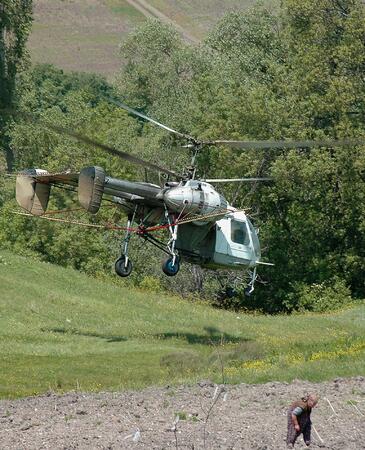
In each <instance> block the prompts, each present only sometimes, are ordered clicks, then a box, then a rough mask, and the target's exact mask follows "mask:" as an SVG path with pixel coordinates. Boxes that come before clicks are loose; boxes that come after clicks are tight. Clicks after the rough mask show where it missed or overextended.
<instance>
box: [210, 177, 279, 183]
mask: <svg viewBox="0 0 365 450" xmlns="http://www.w3.org/2000/svg"><path fill="white" fill-rule="evenodd" d="M201 181H205V182H206V183H236V182H240V181H248V182H250V181H252V182H253V181H272V178H216V179H207V180H201Z"/></svg>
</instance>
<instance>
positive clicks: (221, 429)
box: [0, 377, 365, 450]
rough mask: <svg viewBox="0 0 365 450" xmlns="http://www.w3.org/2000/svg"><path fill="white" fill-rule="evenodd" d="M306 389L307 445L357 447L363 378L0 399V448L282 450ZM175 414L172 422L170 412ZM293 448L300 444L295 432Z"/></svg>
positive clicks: (361, 441)
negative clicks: (310, 396) (291, 410)
mask: <svg viewBox="0 0 365 450" xmlns="http://www.w3.org/2000/svg"><path fill="white" fill-rule="evenodd" d="M308 391H312V392H313V391H314V392H317V393H318V394H319V395H320V396H321V400H320V402H319V404H318V407H317V408H316V409H314V410H313V412H312V421H313V425H314V426H315V428H316V430H317V432H318V434H316V433H315V432H312V446H311V447H312V448H325V449H331V450H361V449H364V448H365V438H364V432H363V431H361V430H364V422H365V378H364V377H356V378H351V379H337V380H333V381H330V382H326V383H319V384H313V383H309V382H303V381H294V382H293V383H291V384H285V383H278V382H272V383H267V384H263V385H247V384H241V385H236V386H220V385H218V386H217V385H214V384H213V383H211V382H209V381H202V382H200V383H198V384H197V385H194V386H190V387H187V386H181V387H165V388H149V389H146V390H144V391H140V392H123V393H98V394H83V393H69V394H66V395H62V396H60V395H55V394H53V393H49V394H47V395H44V396H38V397H31V398H26V399H22V400H14V401H7V400H6V401H1V402H0V448H1V449H27V450H30V449H136V450H137V449H195V450H196V449H250V450H271V449H273V450H274V449H275V450H278V449H284V448H286V446H285V434H286V420H287V419H286V411H287V405H288V404H289V403H290V402H291V401H292V400H294V399H295V398H296V397H300V396H301V395H303V394H304V393H306V392H308ZM177 416H180V420H179V421H178V422H177V421H176V417H177ZM295 448H297V449H303V448H306V447H305V446H304V444H303V440H302V438H301V437H300V438H299V441H298V443H297V444H296V447H295Z"/></svg>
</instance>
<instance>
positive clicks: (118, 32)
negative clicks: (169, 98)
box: [28, 0, 276, 78]
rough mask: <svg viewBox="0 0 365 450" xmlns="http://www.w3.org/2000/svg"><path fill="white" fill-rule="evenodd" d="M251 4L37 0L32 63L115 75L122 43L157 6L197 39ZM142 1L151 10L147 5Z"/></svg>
mask: <svg viewBox="0 0 365 450" xmlns="http://www.w3.org/2000/svg"><path fill="white" fill-rule="evenodd" d="M275 1H276V0H267V3H269V4H272V3H275ZM253 3H254V0H225V1H217V0H201V1H200V2H195V1H192V0H189V1H182V0H152V1H147V0H136V1H134V0H102V1H100V0H52V1H51V2H50V1H49V0H34V23H33V29H32V33H31V35H30V39H29V42H28V48H29V50H30V53H31V57H32V61H33V62H40V63H50V64H55V65H56V66H58V67H60V68H62V69H65V70H76V71H85V72H95V73H100V74H103V75H105V76H107V77H109V78H113V75H114V74H115V73H116V72H117V71H118V69H119V68H120V57H119V44H120V42H121V41H122V40H123V39H124V37H125V36H126V35H127V34H128V33H129V32H130V31H131V30H133V29H134V28H135V27H136V26H137V25H138V24H140V23H141V22H143V21H144V20H146V16H148V17H151V16H152V17H154V16H155V15H156V14H154V13H153V11H155V12H156V11H157V12H158V13H161V17H162V20H163V16H165V17H166V20H167V21H170V20H171V21H173V22H174V23H176V25H177V26H178V27H182V28H183V29H184V30H186V33H187V34H188V35H191V36H192V37H194V38H195V39H197V40H199V39H202V38H203V37H204V36H205V35H206V33H207V30H208V29H209V28H210V27H211V26H212V25H213V24H214V23H216V21H217V20H218V19H219V18H220V17H221V16H222V15H223V14H224V13H225V12H227V11H230V10H234V9H244V8H247V7H249V6H252V4H253ZM144 4H145V5H147V6H148V5H149V6H151V7H152V9H151V10H148V9H145V8H143V5H144ZM133 5H135V6H133ZM154 8H155V9H154ZM151 11H152V13H151ZM161 17H160V18H161ZM179 30H180V28H179Z"/></svg>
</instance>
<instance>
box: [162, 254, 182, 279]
mask: <svg viewBox="0 0 365 450" xmlns="http://www.w3.org/2000/svg"><path fill="white" fill-rule="evenodd" d="M174 259H175V262H174ZM179 270H180V261H179V258H177V257H175V258H173V257H169V258H167V259H166V260H165V261H164V262H163V263H162V271H163V273H164V274H165V275H167V276H168V277H174V276H175V275H176V274H177V273H178V271H179Z"/></svg>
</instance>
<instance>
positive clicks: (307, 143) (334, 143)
mask: <svg viewBox="0 0 365 450" xmlns="http://www.w3.org/2000/svg"><path fill="white" fill-rule="evenodd" d="M364 143H365V138H359V139H350V138H349V139H338V140H319V141H315V140H302V141H226V140H216V141H210V142H208V141H207V142H204V144H213V145H228V146H229V147H233V148H243V149H262V150H265V149H271V148H305V147H346V146H352V145H363V144H364Z"/></svg>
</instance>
